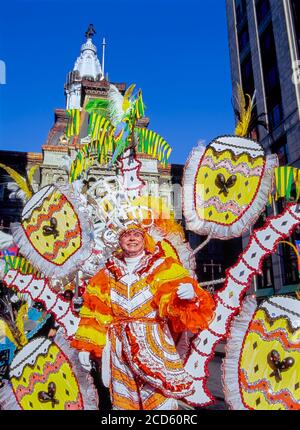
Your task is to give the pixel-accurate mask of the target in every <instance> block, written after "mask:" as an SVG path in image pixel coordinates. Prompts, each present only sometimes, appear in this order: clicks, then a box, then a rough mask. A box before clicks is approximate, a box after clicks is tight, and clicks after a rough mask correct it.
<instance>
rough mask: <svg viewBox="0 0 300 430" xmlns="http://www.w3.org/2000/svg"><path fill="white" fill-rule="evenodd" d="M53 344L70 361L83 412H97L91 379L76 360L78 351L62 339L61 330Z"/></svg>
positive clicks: (94, 389) (95, 395)
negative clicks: (80, 396)
mask: <svg viewBox="0 0 300 430" xmlns="http://www.w3.org/2000/svg"><path fill="white" fill-rule="evenodd" d="M54 342H55V343H56V344H57V345H58V346H59V348H61V350H62V351H63V353H64V354H65V355H66V356H67V357H68V359H69V360H70V363H71V365H72V370H73V372H74V374H75V376H76V379H77V382H78V385H79V388H80V392H81V394H82V399H83V404H84V410H87V411H95V410H98V409H99V408H98V405H99V400H98V394H97V390H96V388H95V386H94V382H93V378H92V377H91V375H90V373H89V372H87V371H86V370H84V369H83V367H82V366H81V364H80V362H79V359H78V351H77V350H76V349H74V348H72V347H71V346H70V343H69V342H68V340H67V339H66V338H65V337H64V335H63V333H62V331H61V329H59V330H58V331H57V334H56V336H55V338H54Z"/></svg>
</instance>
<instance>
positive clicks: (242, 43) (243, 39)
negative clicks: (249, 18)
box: [238, 24, 250, 53]
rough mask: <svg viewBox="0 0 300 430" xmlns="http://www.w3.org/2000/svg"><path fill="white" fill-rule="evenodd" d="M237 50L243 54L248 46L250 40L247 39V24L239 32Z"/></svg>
mask: <svg viewBox="0 0 300 430" xmlns="http://www.w3.org/2000/svg"><path fill="white" fill-rule="evenodd" d="M238 39H239V49H240V53H241V52H243V50H244V49H246V48H247V47H248V46H249V42H250V38H249V30H248V24H247V25H246V26H245V27H244V28H243V29H242V30H241V31H240V32H239V35H238Z"/></svg>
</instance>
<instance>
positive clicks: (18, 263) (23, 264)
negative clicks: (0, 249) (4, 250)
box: [3, 255, 38, 275]
mask: <svg viewBox="0 0 300 430" xmlns="http://www.w3.org/2000/svg"><path fill="white" fill-rule="evenodd" d="M3 260H4V261H5V263H6V266H5V269H4V271H5V273H6V272H7V271H8V270H10V269H14V270H19V271H20V272H21V273H22V274H24V275H30V274H32V273H33V274H37V273H38V271H37V270H36V269H35V268H34V267H33V266H32V265H31V264H30V263H29V261H27V260H26V258H24V257H18V256H11V255H8V256H4V257H3Z"/></svg>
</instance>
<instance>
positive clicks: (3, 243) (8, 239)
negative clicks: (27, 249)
mask: <svg viewBox="0 0 300 430" xmlns="http://www.w3.org/2000/svg"><path fill="white" fill-rule="evenodd" d="M13 244H14V240H13V237H12V235H11V234H7V233H3V231H0V249H7V248H9V247H10V246H12V245H13Z"/></svg>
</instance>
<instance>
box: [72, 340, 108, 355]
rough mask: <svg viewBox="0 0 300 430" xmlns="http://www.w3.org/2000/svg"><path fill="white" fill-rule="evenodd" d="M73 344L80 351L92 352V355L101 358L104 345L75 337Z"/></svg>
mask: <svg viewBox="0 0 300 430" xmlns="http://www.w3.org/2000/svg"><path fill="white" fill-rule="evenodd" d="M71 346H72V347H73V348H75V349H77V350H78V351H86V352H90V353H91V355H92V357H94V358H101V356H102V351H103V348H104V346H99V345H97V346H96V345H93V344H92V343H89V342H85V341H83V340H78V339H73V340H72V342H71Z"/></svg>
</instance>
